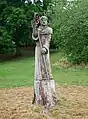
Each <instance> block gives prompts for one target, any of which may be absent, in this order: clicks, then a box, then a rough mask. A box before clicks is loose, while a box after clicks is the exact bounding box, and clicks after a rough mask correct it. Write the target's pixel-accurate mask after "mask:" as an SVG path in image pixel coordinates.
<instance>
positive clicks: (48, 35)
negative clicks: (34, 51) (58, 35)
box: [43, 28, 53, 52]
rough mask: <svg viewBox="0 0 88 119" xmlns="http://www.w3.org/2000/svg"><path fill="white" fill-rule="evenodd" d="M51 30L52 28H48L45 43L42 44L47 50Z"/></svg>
mask: <svg viewBox="0 0 88 119" xmlns="http://www.w3.org/2000/svg"><path fill="white" fill-rule="evenodd" d="M52 32H53V31H52V28H49V31H48V34H47V36H46V41H45V44H44V45H43V47H44V48H46V50H47V52H48V50H49V46H50V41H51V34H52Z"/></svg>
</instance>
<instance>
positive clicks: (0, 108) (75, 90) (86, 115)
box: [0, 86, 88, 119]
mask: <svg viewBox="0 0 88 119" xmlns="http://www.w3.org/2000/svg"><path fill="white" fill-rule="evenodd" d="M57 96H58V97H59V99H60V100H59V101H58V104H57V106H55V107H54V108H53V109H52V110H50V112H49V113H48V114H44V113H42V110H43V107H39V106H37V105H32V104H31V102H32V98H33V88H30V87H21V88H13V89H0V119H88V87H87V86H59V87H57Z"/></svg>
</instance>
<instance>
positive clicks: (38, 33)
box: [32, 16, 56, 107]
mask: <svg viewBox="0 0 88 119" xmlns="http://www.w3.org/2000/svg"><path fill="white" fill-rule="evenodd" d="M47 21H48V18H47V17H46V16H42V17H41V18H40V26H38V25H36V27H35V28H34V29H33V34H32V38H33V39H34V40H35V41H36V47H35V82H34V90H35V92H34V93H35V102H37V103H38V104H42V105H45V106H46V107H51V106H53V105H55V103H56V96H55V84H54V80H52V79H53V77H52V73H51V66H50V59H49V46H50V40H51V35H52V33H53V31H52V28H51V27H49V26H48V23H47Z"/></svg>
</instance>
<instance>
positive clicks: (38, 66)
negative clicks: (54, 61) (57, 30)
mask: <svg viewBox="0 0 88 119" xmlns="http://www.w3.org/2000/svg"><path fill="white" fill-rule="evenodd" d="M39 29H41V31H40V40H41V43H42V47H44V48H45V49H46V54H44V56H45V61H46V66H47V69H48V70H47V73H48V75H49V78H50V80H51V79H52V78H53V77H52V73H51V66H50V58H49V46H50V40H51V34H52V28H50V27H48V26H46V27H42V26H40V27H39ZM33 39H34V40H35V39H36V40H37V41H36V47H35V80H47V76H46V72H45V69H44V68H45V67H44V63H43V61H42V55H43V54H42V53H41V47H40V43H39V40H38V37H34V36H33Z"/></svg>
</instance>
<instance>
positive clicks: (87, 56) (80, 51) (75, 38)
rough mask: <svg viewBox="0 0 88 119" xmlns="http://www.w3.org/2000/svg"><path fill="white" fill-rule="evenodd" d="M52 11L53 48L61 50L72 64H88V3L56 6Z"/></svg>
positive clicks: (85, 1) (85, 0)
mask: <svg viewBox="0 0 88 119" xmlns="http://www.w3.org/2000/svg"><path fill="white" fill-rule="evenodd" d="M53 11H54V14H53ZM53 11H52V15H51V19H52V20H51V25H52V27H53V29H54V35H53V40H52V43H53V45H54V47H57V48H59V49H60V50H63V51H64V52H65V53H66V55H67V58H68V60H69V61H70V62H72V63H77V64H79V63H81V62H85V63H86V62H88V1H87V0H84V1H80V2H78V1H77V2H75V1H74V2H73V3H71V4H70V5H69V6H67V5H65V4H56V6H54V7H53Z"/></svg>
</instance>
